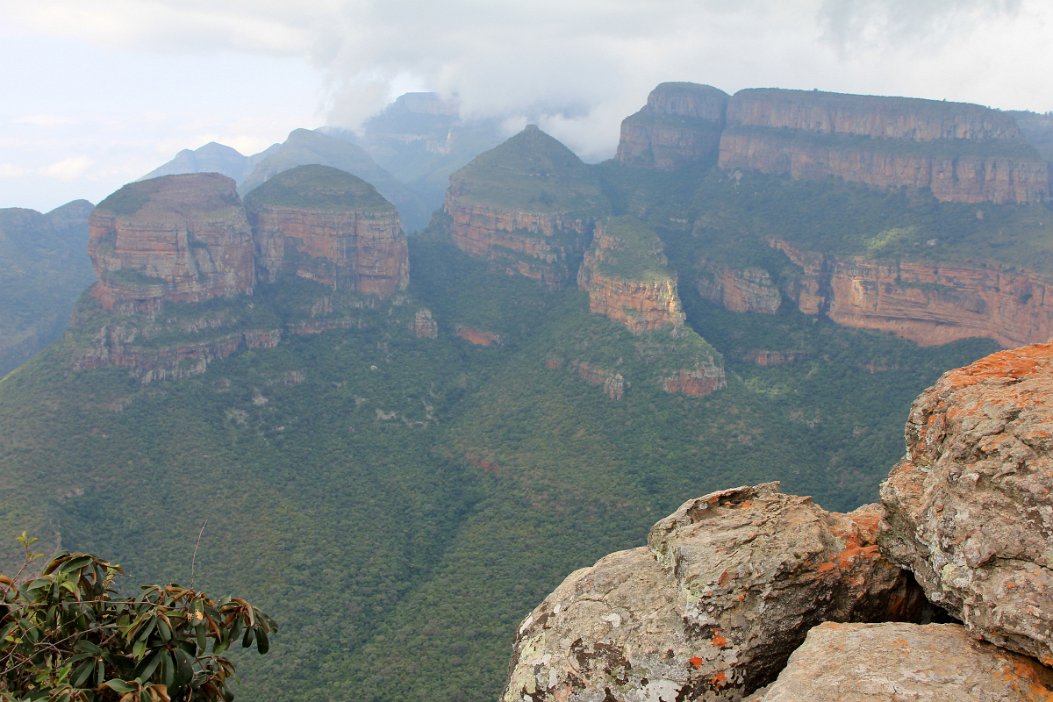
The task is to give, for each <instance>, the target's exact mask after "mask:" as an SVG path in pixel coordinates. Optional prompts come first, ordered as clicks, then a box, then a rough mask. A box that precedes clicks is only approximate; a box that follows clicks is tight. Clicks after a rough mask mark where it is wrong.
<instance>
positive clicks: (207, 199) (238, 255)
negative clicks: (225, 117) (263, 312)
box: [88, 173, 256, 312]
mask: <svg viewBox="0 0 1053 702" xmlns="http://www.w3.org/2000/svg"><path fill="white" fill-rule="evenodd" d="M90 228H91V232H90V238H89V241H88V253H89V255H90V256H91V260H92V264H93V265H94V267H95V272H96V275H97V276H98V283H96V285H95V287H94V288H93V290H92V294H93V295H94V296H95V297H96V299H98V300H99V302H100V303H102V305H103V307H105V308H106V309H114V308H117V309H120V310H125V311H136V312H156V311H157V310H158V309H160V306H161V304H162V303H175V302H203V301H205V300H210V299H212V298H218V297H232V296H235V295H248V294H251V293H252V290H253V285H254V284H255V278H256V273H255V265H254V263H253V255H252V233H251V230H250V229H249V223H248V220H247V219H246V217H245V211H244V209H243V208H242V206H241V200H240V199H239V198H238V194H237V192H236V189H235V184H234V181H233V180H231V179H230V178H227V177H225V176H221V175H218V174H214V173H211V174H210V173H201V174H192V175H174V176H164V177H161V178H154V179H152V180H145V181H139V182H137V183H131V184H129V185H126V186H124V187H123V188H121V189H120V190H118V191H117V192H116V193H114V194H113V195H111V196H109V197H108V198H106V199H105V200H103V201H102V202H100V203H99V205H98V207H96V208H95V211H94V212H93V213H92V216H91V224H90Z"/></svg>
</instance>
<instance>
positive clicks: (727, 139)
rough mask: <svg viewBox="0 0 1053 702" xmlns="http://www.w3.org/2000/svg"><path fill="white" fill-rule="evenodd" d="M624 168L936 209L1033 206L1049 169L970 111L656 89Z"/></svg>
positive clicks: (1009, 127)
mask: <svg viewBox="0 0 1053 702" xmlns="http://www.w3.org/2000/svg"><path fill="white" fill-rule="evenodd" d="M617 159H618V161H619V162H621V163H624V164H634V165H642V166H648V167H652V168H656V169H660V170H670V169H675V168H678V167H681V166H684V165H702V166H706V165H710V164H711V163H712V162H713V161H714V160H715V161H716V163H717V165H718V166H719V168H721V169H723V170H725V171H735V170H747V171H758V172H761V173H770V174H777V175H786V176H789V177H791V178H794V179H799V180H818V179H823V178H831V177H832V178H840V179H842V180H845V181H847V182H854V183H864V184H866V185H869V186H872V187H875V188H880V189H883V190H894V189H898V188H909V189H913V190H928V191H930V192H931V193H932V195H933V196H934V197H935V198H936V199H937V200H940V201H943V202H969V203H979V202H991V203H1016V204H1024V203H1035V202H1041V201H1044V200H1046V199H1048V198H1049V196H1050V175H1049V167H1048V164H1047V162H1046V161H1045V160H1044V159H1043V157H1042V156H1041V155H1040V153H1039V152H1038V150H1036V148H1035V147H1034V146H1033V145H1032V144H1031V143H1029V142H1028V141H1027V140H1026V139H1025V136H1024V135H1023V134H1022V133H1021V131H1020V128H1019V127H1018V126H1017V123H1016V121H1014V119H1013V117H1012V116H1011V115H1010V114H1007V113H1003V112H999V111H997V110H992V109H990V108H986V107H982V106H980V105H971V104H965V103H948V102H942V101H936V100H923V99H918V98H895V97H877V96H868V95H847V94H840V93H827V92H820V91H804V90H782V89H774V88H770V89H747V90H741V91H739V92H737V93H735V94H734V95H732V96H730V97H728V96H727V95H726V94H724V93H723V92H721V91H719V90H717V89H716V88H712V87H710V86H704V85H696V84H691V83H663V84H662V85H659V86H658V87H657V88H655V90H654V91H653V92H652V93H651V95H650V96H649V98H648V102H647V105H646V106H645V107H644V108H643V109H642V110H641V111H640V112H638V113H636V114H635V115H632V116H631V117H628V118H626V119H625V120H624V122H623V123H622V135H621V141H620V142H619V146H618V156H617Z"/></svg>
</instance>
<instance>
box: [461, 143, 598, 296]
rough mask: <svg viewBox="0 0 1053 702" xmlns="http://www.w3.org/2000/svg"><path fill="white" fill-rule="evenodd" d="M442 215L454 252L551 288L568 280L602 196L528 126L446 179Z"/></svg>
mask: <svg viewBox="0 0 1053 702" xmlns="http://www.w3.org/2000/svg"><path fill="white" fill-rule="evenodd" d="M445 211H446V213H447V214H448V215H449V217H450V222H451V236H452V239H453V242H454V244H456V245H457V247H458V248H460V249H461V250H462V251H464V252H465V253H467V254H469V255H471V256H475V257H477V258H481V259H484V260H486V261H488V262H489V264H490V266H491V267H492V268H493V269H494V270H498V271H501V272H504V273H508V274H513V275H522V276H525V277H528V278H531V279H533V280H537V281H539V282H541V283H543V284H545V285H547V286H549V287H558V286H561V285H563V284H565V283H567V282H569V281H571V280H573V277H574V275H575V274H576V272H577V268H578V264H579V262H580V260H581V256H582V254H583V253H584V251H585V248H586V246H587V245H588V242H589V239H590V237H591V236H592V228H593V221H594V219H595V217H596V216H597V215H598V214H600V213H602V211H603V198H602V196H601V194H600V190H599V187H598V186H597V184H596V183H595V180H594V176H593V174H592V172H591V171H590V170H589V168H588V166H586V165H585V164H584V163H582V161H581V160H580V159H578V157H577V156H575V155H574V154H573V153H572V152H571V151H570V150H569V149H567V148H566V147H565V146H563V145H562V144H560V143H559V142H558V141H556V140H555V139H553V138H552V137H550V136H548V135H547V134H545V133H543V132H542V131H541V130H539V129H538V128H537V127H534V126H529V127H527V128H526V129H525V130H523V131H522V132H520V133H519V134H518V135H516V136H514V137H512V138H511V139H509V140H508V141H506V142H504V143H503V144H501V145H500V146H498V147H496V148H494V149H491V150H490V151H488V152H486V153H484V154H482V155H480V156H478V157H477V158H475V159H474V160H473V161H472V162H471V163H469V164H468V165H467V166H465V167H464V168H462V169H461V170H459V171H457V172H456V173H454V174H453V175H452V176H450V188H449V190H447V193H446V204H445Z"/></svg>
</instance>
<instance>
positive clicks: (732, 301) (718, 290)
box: [696, 260, 782, 314]
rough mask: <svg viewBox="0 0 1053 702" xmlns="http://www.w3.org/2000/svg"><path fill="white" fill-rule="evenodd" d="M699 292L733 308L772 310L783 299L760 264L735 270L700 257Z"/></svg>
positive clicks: (748, 310) (776, 308)
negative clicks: (758, 266)
mask: <svg viewBox="0 0 1053 702" xmlns="http://www.w3.org/2000/svg"><path fill="white" fill-rule="evenodd" d="M700 266H701V274H700V275H699V278H698V282H697V283H696V287H697V289H698V294H699V295H700V296H701V297H702V298H703V299H706V300H709V301H710V302H715V303H717V304H718V305H723V306H724V307H725V308H726V309H729V310H731V311H732V312H760V313H762V314H775V312H777V311H778V309H779V305H780V304H781V303H782V295H780V294H779V288H778V287H777V286H776V285H775V282H774V281H773V280H772V277H771V274H770V273H768V271H766V270H764V269H763V268H756V267H750V268H744V269H742V270H738V269H735V268H730V267H728V266H723V265H720V264H718V263H714V262H710V261H707V260H702V261H701V262H700Z"/></svg>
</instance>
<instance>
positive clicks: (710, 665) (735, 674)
mask: <svg viewBox="0 0 1053 702" xmlns="http://www.w3.org/2000/svg"><path fill="white" fill-rule="evenodd" d="M880 516H881V515H880V509H879V508H877V507H876V506H873V505H871V506H867V507H863V508H860V509H859V510H856V511H855V512H852V513H850V514H837V513H830V512H826V511H825V510H823V509H821V508H820V507H818V506H817V505H815V504H813V503H812V501H811V500H810V499H809V498H806V497H796V496H793V495H785V494H783V493H781V492H779V491H778V485H777V484H776V483H770V484H766V485H760V486H756V487H740V488H735V489H731V490H724V491H721V492H715V493H711V494H709V495H706V496H704V497H701V498H698V499H694V500H690V501H689V502H687V503H685V504H684V505H683V506H682V507H681V508H680V509H678V510H677V511H676V512H674V513H673V514H672V515H670V516H669V517H667V518H665V519H663V520H661V521H659V522H658V523H657V524H655V525H654V527H652V529H651V533H650V535H649V537H648V544H649V545H648V547H646V548H637V549H632V550H629V551H621V552H618V553H613V554H611V555H609V556H607V557H605V558H603V559H601V560H600V561H598V562H597V563H596V564H595V565H594V566H593V567H591V568H585V569H582V570H579V571H577V572H575V573H573V574H571V575H570V577H568V578H567V579H566V580H565V581H564V582H563V584H562V585H560V586H559V587H558V588H557V589H556V590H555V591H554V592H553V593H552V594H551V595H549V597H548V598H546V599H545V601H544V602H542V604H541V605H540V606H539V607H537V608H536V609H535V610H534V611H533V612H532V613H531V614H530V616H528V617H527V618H526V620H525V621H524V622H523V624H522V625H521V626H520V629H519V632H518V635H517V637H516V645H515V653H514V654H513V659H512V663H511V668H510V677H509V683H508V686H507V689H506V691H505V694H504V700H506V701H507V702H512V701H513V700H530V701H534V702H536V701H537V700H547V699H553V700H571V701H575V700H577V701H585V700H590V701H592V700H595V701H596V702H600V700H619V701H624V702H636V701H640V702H642V701H643V700H658V699H664V700H674V699H681V700H683V699H713V700H738V699H742V697H743V696H744V694H747V693H749V692H751V691H752V690H754V689H756V688H757V687H759V686H761V685H763V684H765V683H767V682H770V681H771V680H772V679H774V677H775V676H776V675H777V674H778V672H779V670H781V668H782V667H783V665H784V664H785V662H786V659H787V657H788V656H789V655H790V653H791V652H792V651H793V650H794V649H795V648H796V647H797V646H798V645H799V644H800V643H801V641H802V640H803V639H804V635H805V633H806V632H807V630H808V629H809V628H810V627H812V626H814V625H815V624H818V623H820V622H822V621H826V620H836V621H873V620H888V619H902V618H909V617H911V616H914V614H915V613H916V610H917V609H918V607H919V605H920V602H921V597H920V593H918V591H917V590H916V588H914V586H913V585H912V583H910V582H909V579H908V578H907V577H906V576H905V574H904V573H903V572H902V571H900V570H899V569H898V568H897V567H895V566H893V565H892V564H891V563H889V562H888V561H887V560H885V559H884V558H883V557H882V556H881V554H880V553H879V552H878V549H877V546H876V544H875V541H874V539H875V536H876V531H877V525H878V521H879V519H880Z"/></svg>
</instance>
